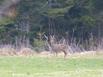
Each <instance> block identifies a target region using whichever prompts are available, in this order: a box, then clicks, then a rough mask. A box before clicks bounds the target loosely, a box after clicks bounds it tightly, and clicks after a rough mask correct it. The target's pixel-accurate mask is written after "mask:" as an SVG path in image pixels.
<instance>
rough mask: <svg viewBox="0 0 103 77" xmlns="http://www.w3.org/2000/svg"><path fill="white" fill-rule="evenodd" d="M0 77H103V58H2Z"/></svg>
mask: <svg viewBox="0 0 103 77" xmlns="http://www.w3.org/2000/svg"><path fill="white" fill-rule="evenodd" d="M0 77H103V57H102V55H101V56H87V57H68V58H66V59H64V58H61V57H40V56H31V57H30V56H28V57H26V56H25V57H24V56H19V57H18V56H1V57H0Z"/></svg>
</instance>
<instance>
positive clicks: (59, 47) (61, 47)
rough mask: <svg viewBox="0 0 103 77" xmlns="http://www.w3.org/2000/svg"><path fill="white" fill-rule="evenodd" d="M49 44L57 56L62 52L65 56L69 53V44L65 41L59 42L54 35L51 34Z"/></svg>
mask: <svg viewBox="0 0 103 77" xmlns="http://www.w3.org/2000/svg"><path fill="white" fill-rule="evenodd" d="M48 45H49V49H50V51H51V52H53V53H55V55H56V56H57V55H58V53H60V52H63V53H64V58H65V57H66V56H67V54H68V52H67V51H66V49H67V45H66V44H65V43H57V42H56V41H55V37H54V36H50V38H49V41H48Z"/></svg>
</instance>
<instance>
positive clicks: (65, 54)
mask: <svg viewBox="0 0 103 77" xmlns="http://www.w3.org/2000/svg"><path fill="white" fill-rule="evenodd" d="M63 53H64V58H65V57H66V56H67V54H68V53H67V52H66V51H65V50H63Z"/></svg>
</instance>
